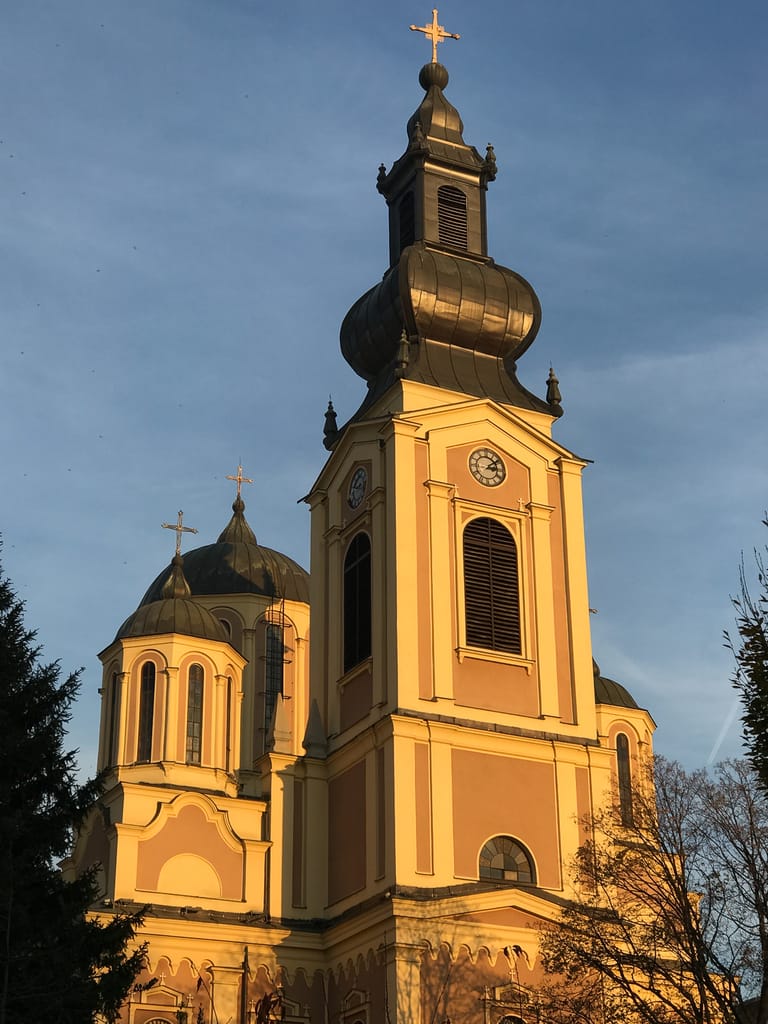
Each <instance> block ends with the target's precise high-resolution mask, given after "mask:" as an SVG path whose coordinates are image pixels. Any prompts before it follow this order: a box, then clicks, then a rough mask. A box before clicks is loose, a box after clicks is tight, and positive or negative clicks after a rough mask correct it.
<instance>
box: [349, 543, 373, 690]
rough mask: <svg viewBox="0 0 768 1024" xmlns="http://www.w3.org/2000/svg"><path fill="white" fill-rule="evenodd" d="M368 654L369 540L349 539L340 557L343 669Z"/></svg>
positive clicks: (369, 600)
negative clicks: (342, 603)
mask: <svg viewBox="0 0 768 1024" xmlns="http://www.w3.org/2000/svg"><path fill="white" fill-rule="evenodd" d="M370 655H371V542H370V540H369V539H368V535H367V534H365V533H358V534H356V535H355V536H354V537H353V538H352V542H351V544H350V545H349V548H348V549H347V554H346V557H345V559H344V671H345V672H347V671H349V669H351V668H354V666H355V665H358V664H359V663H360V662H361V661H363V660H364V659H365V658H369V657H370Z"/></svg>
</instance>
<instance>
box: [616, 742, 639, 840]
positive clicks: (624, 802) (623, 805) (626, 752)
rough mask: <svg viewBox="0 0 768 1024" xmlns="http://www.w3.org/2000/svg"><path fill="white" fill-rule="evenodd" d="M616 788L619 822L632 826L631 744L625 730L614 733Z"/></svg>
mask: <svg viewBox="0 0 768 1024" xmlns="http://www.w3.org/2000/svg"><path fill="white" fill-rule="evenodd" d="M622 740H623V742H621V741H622ZM616 789H617V795H618V801H619V802H618V811H619V819H620V821H621V824H622V825H623V826H624V828H632V826H633V825H634V823H635V815H634V808H633V801H632V744H631V743H630V741H629V736H628V735H627V734H626V733H625V732H618V733H616Z"/></svg>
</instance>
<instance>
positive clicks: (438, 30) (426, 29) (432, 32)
mask: <svg viewBox="0 0 768 1024" xmlns="http://www.w3.org/2000/svg"><path fill="white" fill-rule="evenodd" d="M410 28H411V32H423V33H424V35H425V36H426V37H427V39H431V40H432V63H433V64H437V44H438V43H442V41H443V40H444V39H461V36H460V35H457V34H456V33H455V32H446V31H445V29H444V28H443V26H442V25H438V24H437V8H436V7H434V8H433V9H432V24H431V25H423V26H422V25H411V26H410Z"/></svg>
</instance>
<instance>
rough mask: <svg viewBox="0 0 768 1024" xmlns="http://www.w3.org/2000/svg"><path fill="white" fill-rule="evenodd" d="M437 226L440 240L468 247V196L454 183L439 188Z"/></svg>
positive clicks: (458, 247) (460, 247) (464, 247)
mask: <svg viewBox="0 0 768 1024" xmlns="http://www.w3.org/2000/svg"><path fill="white" fill-rule="evenodd" d="M437 227H438V232H439V236H440V241H441V242H442V243H444V244H445V245H455V246H456V248H457V249H465V250H466V248H467V197H466V196H465V195H464V193H463V192H462V191H461V189H459V188H454V187H453V185H441V186H440V188H439V189H438V190H437Z"/></svg>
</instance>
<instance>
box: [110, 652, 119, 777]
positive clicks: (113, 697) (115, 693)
mask: <svg viewBox="0 0 768 1024" xmlns="http://www.w3.org/2000/svg"><path fill="white" fill-rule="evenodd" d="M108 714H109V733H108V736H107V765H115V764H117V737H118V732H119V726H120V676H119V675H118V674H117V672H113V673H112V682H111V684H110V687H109V712H108Z"/></svg>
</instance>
